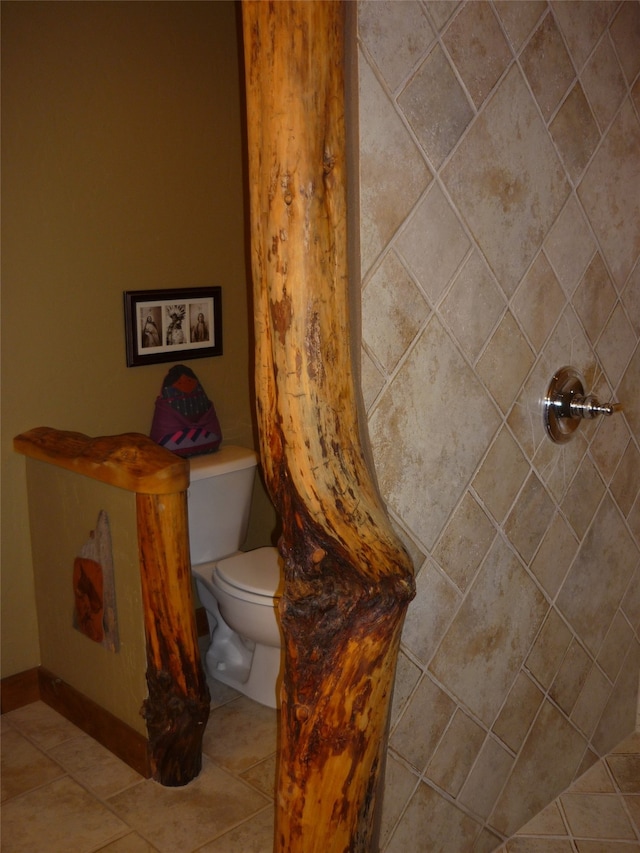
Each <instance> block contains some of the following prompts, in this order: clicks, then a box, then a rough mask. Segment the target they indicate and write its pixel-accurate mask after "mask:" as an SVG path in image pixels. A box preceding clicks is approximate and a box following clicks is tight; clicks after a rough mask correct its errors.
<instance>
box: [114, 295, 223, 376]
mask: <svg viewBox="0 0 640 853" xmlns="http://www.w3.org/2000/svg"><path fill="white" fill-rule="evenodd" d="M124 328H125V335H126V341H127V367H138V366H139V365H141V364H157V363H158V362H162V361H184V360H186V359H190V358H206V357H207V356H212V355H222V288H221V287H184V288H183V287H181V288H178V289H176V290H127V291H125V293H124Z"/></svg>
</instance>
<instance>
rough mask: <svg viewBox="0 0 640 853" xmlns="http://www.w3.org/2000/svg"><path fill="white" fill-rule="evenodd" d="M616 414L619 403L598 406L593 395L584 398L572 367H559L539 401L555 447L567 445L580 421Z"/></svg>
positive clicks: (580, 383) (548, 433)
mask: <svg viewBox="0 0 640 853" xmlns="http://www.w3.org/2000/svg"><path fill="white" fill-rule="evenodd" d="M620 411H622V406H621V405H620V403H600V402H599V401H598V400H597V399H596V398H595V397H594V396H593V394H588V395H585V393H584V380H583V378H582V377H581V376H580V374H579V373H578V371H577V370H576V369H575V368H574V367H563V368H561V369H560V370H558V372H557V373H555V374H554V376H553V378H552V380H551V382H550V383H549V388H548V389H547V393H546V396H545V398H544V401H543V416H544V425H545V429H546V431H547V435H548V436H549V438H550V439H551V440H552V441H555V442H557V443H559V444H564V442H566V441H569V439H570V438H571V437H572V435H573V433H574V432H575V431H576V429H577V428H578V426H579V425H580V421H581V420H583V419H584V418H589V419H591V418H596V417H598V415H604V416H606V417H608V416H610V415H613V414H614V413H615V412H620Z"/></svg>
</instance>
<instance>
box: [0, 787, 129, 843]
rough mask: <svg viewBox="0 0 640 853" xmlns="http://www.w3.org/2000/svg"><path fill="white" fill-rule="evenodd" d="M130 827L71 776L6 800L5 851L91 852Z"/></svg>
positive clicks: (3, 817) (4, 815)
mask: <svg viewBox="0 0 640 853" xmlns="http://www.w3.org/2000/svg"><path fill="white" fill-rule="evenodd" d="M127 829H128V827H127V826H126V824H125V823H123V821H122V820H120V819H119V818H118V817H116V815H114V814H113V813H112V812H110V811H109V809H107V808H105V806H104V805H103V804H102V803H100V802H98V800H96V799H95V798H94V797H92V796H91V795H90V794H89V793H88V792H87V791H85V790H84V788H81V787H80V785H78V784H77V782H74V781H73V779H69V778H68V777H63V778H62V779H56V780H55V781H53V782H50V783H49V784H48V785H45V786H43V787H42V788H37V789H36V790H35V791H30V792H29V793H27V794H23V795H22V796H20V797H15V798H14V799H13V800H9V801H8V802H6V803H4V805H3V807H2V851H3V853H34V851H38V853H70V851H73V853H91V851H94V850H96V849H99V845H100V844H102V845H104V844H106V843H107V842H108V841H111V840H113V839H115V838H116V837H118V836H120V835H122V834H124V833H125V832H126V831H127Z"/></svg>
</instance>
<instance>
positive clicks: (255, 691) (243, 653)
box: [187, 445, 282, 708]
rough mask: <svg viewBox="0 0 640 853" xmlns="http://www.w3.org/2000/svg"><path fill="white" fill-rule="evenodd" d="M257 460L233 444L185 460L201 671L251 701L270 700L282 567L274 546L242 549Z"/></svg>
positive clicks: (274, 686) (273, 700) (273, 692)
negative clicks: (200, 615)
mask: <svg viewBox="0 0 640 853" xmlns="http://www.w3.org/2000/svg"><path fill="white" fill-rule="evenodd" d="M257 464H258V459H257V456H256V454H255V452H254V451H253V450H249V449H247V448H244V447H236V446H234V445H226V446H223V447H221V448H220V449H219V450H218V451H216V452H215V453H210V454H207V455H204V456H194V457H191V458H190V459H189V468H190V483H189V489H188V492H187V507H188V518H189V549H190V554H191V572H192V575H193V577H194V580H195V584H196V591H197V593H198V598H199V599H200V602H201V603H202V605H203V607H204V608H205V611H206V613H207V622H208V625H209V641H210V644H209V647H208V649H207V652H206V654H205V668H206V670H207V672H208V674H209V675H210V676H211V677H212V678H214V679H216V680H218V681H221V682H222V683H223V684H227V685H229V686H230V687H233V688H235V689H236V690H238V691H239V692H240V693H244V694H245V695H246V696H249V697H250V698H251V699H255V700H256V701H257V702H261V703H262V704H263V705H268V706H270V707H272V708H274V707H276V706H277V700H276V694H277V682H278V675H279V671H280V659H281V645H282V642H281V637H280V629H279V624H278V620H277V617H276V611H277V602H278V597H279V595H278V590H279V588H280V583H281V572H280V563H279V557H278V552H277V551H276V549H275V548H271V547H264V548H256V549H255V550H253V551H247V552H242V551H240V550H239V549H240V546H241V544H242V543H243V542H244V539H245V537H246V534H247V527H248V521H249V508H250V505H251V495H252V492H253V485H254V480H255V472H256V467H257Z"/></svg>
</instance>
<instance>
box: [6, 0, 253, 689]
mask: <svg viewBox="0 0 640 853" xmlns="http://www.w3.org/2000/svg"><path fill="white" fill-rule="evenodd" d="M236 11H237V10H236V7H235V4H234V3H232V2H216V3H200V2H195V3H191V2H170V3H164V2H159V3H156V2H144V3H111V2H106V3H102V2H91V3H59V2H44V3H40V2H3V3H2V7H1V12H2V510H3V512H2V669H1V674H2V676H3V677H6V676H8V675H12V674H14V673H17V672H21V671H23V670H25V669H29V668H31V667H33V666H36V665H38V664H39V663H40V652H39V642H38V627H37V619H36V610H35V599H34V582H33V570H32V557H31V547H30V538H29V524H28V515H27V499H26V476H25V459H24V458H23V457H22V456H19V455H17V454H16V453H14V452H13V449H12V438H13V436H15V435H16V434H18V433H20V432H24V431H25V430H28V429H31V428H32V427H36V426H51V427H56V428H58V429H68V430H76V431H79V432H83V433H86V434H88V435H101V434H102V435H104V434H117V433H121V432H129V431H138V432H148V430H149V426H150V421H151V416H152V411H153V402H154V399H155V396H156V394H157V393H158V390H159V388H160V385H161V383H162V379H163V377H164V374H165V373H166V370H167V367H168V366H169V365H149V366H143V367H135V368H127V367H126V364H125V342H124V325H123V308H122V292H123V291H125V290H136V289H148V288H168V287H182V286H191V287H193V286H205V285H214V284H217V285H221V286H222V293H223V338H224V355H223V356H222V357H219V358H207V359H201V360H197V361H192V362H190V363H189V364H190V366H191V367H193V369H194V370H195V371H196V373H197V374H198V376H199V378H200V380H201V381H202V383H203V385H204V386H205V388H206V390H207V392H208V393H209V395H210V396H211V397H212V399H213V400H214V402H215V405H216V409H217V412H218V416H219V418H220V422H221V425H222V429H223V433H224V439H225V441H227V442H233V443H241V444H249V445H252V444H253V430H252V423H251V418H252V406H251V399H250V342H249V321H248V317H247V291H248V286H247V275H248V273H247V269H246V265H245V233H244V232H245V221H244V199H243V185H242V179H243V178H242V168H243V155H242V129H241V112H240V110H241V107H240V79H239V57H238V39H237V35H236V32H237V24H236ZM258 503H259V505H260V506H259V509H260V513H259V514H260V518H258V519H257V520H256V521H254V522H253V528H252V531H251V536H250V538H251V539H252V540H253V543H257V544H261V543H260V539H261V538H264V535H265V531H266V526H267V525H268V523H269V521H270V519H269V507H268V505H267V502H266V500H265V499H264V498H262V499H261V500H259V501H258ZM267 535H268V534H267ZM253 543H252V544H253Z"/></svg>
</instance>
